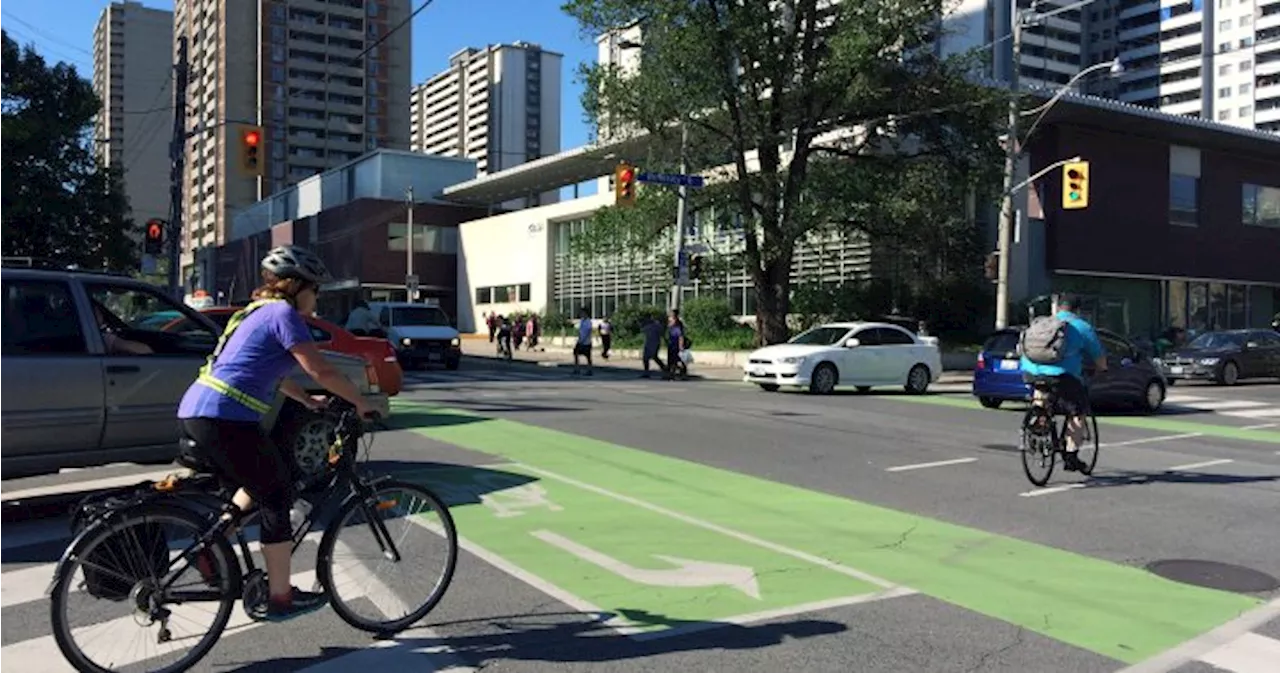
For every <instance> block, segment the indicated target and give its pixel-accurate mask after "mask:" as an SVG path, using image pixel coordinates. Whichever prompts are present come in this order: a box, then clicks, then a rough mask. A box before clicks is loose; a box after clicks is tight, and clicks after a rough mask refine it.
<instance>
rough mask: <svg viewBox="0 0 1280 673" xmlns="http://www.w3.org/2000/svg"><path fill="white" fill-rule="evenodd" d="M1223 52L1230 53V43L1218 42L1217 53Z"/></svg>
mask: <svg viewBox="0 0 1280 673" xmlns="http://www.w3.org/2000/svg"><path fill="white" fill-rule="evenodd" d="M1224 51H1231V43H1230V42H1219V43H1218V53H1222V52H1224Z"/></svg>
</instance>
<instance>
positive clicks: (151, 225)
mask: <svg viewBox="0 0 1280 673" xmlns="http://www.w3.org/2000/svg"><path fill="white" fill-rule="evenodd" d="M163 235H164V229H163V228H161V226H160V222H158V221H156V220H151V221H150V222H148V223H147V238H160V237H162V236H163Z"/></svg>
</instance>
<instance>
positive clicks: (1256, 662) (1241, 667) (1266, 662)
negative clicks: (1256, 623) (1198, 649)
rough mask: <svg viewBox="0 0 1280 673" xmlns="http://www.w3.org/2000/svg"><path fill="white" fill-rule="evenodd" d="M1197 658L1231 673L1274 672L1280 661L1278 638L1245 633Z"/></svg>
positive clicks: (1279, 641) (1279, 642)
mask: <svg viewBox="0 0 1280 673" xmlns="http://www.w3.org/2000/svg"><path fill="white" fill-rule="evenodd" d="M1199 660H1200V661H1202V662H1204V663H1206V664H1209V665H1210V666H1214V667H1217V668H1221V669H1223V670H1226V671H1231V673H1274V672H1275V670H1276V664H1277V662H1280V640H1276V639H1275V638H1268V637H1266V636H1260V635H1258V634H1256V633H1252V632H1250V633H1245V634H1244V635H1242V636H1240V637H1238V638H1236V639H1235V640H1232V641H1231V642H1229V643H1227V644H1226V645H1223V646H1222V647H1219V648H1218V649H1216V650H1213V651H1211V652H1209V653H1208V654H1205V655H1204V656H1202V657H1200V659H1199Z"/></svg>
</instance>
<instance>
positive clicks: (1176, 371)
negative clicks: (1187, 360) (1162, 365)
mask: <svg viewBox="0 0 1280 673" xmlns="http://www.w3.org/2000/svg"><path fill="white" fill-rule="evenodd" d="M1169 373H1170V374H1181V373H1182V367H1170V368H1169Z"/></svg>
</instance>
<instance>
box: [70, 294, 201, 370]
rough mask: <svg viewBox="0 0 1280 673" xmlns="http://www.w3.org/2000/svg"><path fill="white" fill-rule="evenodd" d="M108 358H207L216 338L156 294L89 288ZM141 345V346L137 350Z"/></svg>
mask: <svg viewBox="0 0 1280 673" xmlns="http://www.w3.org/2000/svg"><path fill="white" fill-rule="evenodd" d="M87 289H88V291H89V299H90V301H92V302H93V304H94V309H95V311H96V312H98V322H99V325H100V326H101V327H102V328H103V331H104V333H107V334H109V335H110V337H112V338H108V344H107V346H108V348H109V349H110V351H111V352H110V353H109V354H111V355H152V354H155V355H208V354H209V353H211V352H213V347H214V345H215V344H216V343H217V340H218V335H217V334H215V333H214V332H213V330H211V329H209V328H207V327H205V326H204V324H202V323H200V322H198V321H194V320H192V319H191V316H190V315H189V310H188V309H186V308H185V307H183V306H181V305H179V304H178V303H176V302H174V301H173V300H172V299H169V298H168V297H165V296H164V295H162V294H160V293H159V292H154V291H151V290H144V289H141V288H138V287H134V286H128V285H109V284H105V283H103V284H96V285H90V286H88V288H87ZM139 346H141V347H139Z"/></svg>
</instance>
